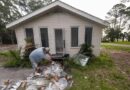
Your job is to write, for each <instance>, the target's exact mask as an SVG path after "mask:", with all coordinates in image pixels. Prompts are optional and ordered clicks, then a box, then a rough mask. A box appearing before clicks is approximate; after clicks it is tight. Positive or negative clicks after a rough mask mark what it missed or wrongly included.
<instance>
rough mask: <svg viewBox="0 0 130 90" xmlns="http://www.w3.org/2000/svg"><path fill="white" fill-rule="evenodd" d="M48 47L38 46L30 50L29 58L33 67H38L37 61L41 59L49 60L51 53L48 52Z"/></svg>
mask: <svg viewBox="0 0 130 90" xmlns="http://www.w3.org/2000/svg"><path fill="white" fill-rule="evenodd" d="M49 51H50V49H49V48H45V47H40V48H37V49H35V50H33V51H32V52H31V54H30V55H29V59H30V61H31V64H32V67H33V69H36V68H37V67H38V64H39V62H41V61H42V60H48V61H51V54H50V53H49Z"/></svg>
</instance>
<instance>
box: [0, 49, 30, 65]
mask: <svg viewBox="0 0 130 90" xmlns="http://www.w3.org/2000/svg"><path fill="white" fill-rule="evenodd" d="M0 55H2V56H5V57H7V58H8V61H7V62H5V63H4V65H3V66H4V67H31V63H30V61H29V59H28V58H26V59H25V58H24V59H21V56H20V50H14V51H12V50H10V51H7V52H3V53H0Z"/></svg>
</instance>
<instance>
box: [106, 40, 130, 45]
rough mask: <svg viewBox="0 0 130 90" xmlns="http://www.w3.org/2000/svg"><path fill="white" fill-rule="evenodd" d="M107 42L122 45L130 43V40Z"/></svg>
mask: <svg viewBox="0 0 130 90" xmlns="http://www.w3.org/2000/svg"><path fill="white" fill-rule="evenodd" d="M104 44H105V43H104ZM106 44H122V45H130V42H128V41H124V42H122V41H119V42H110V43H108V42H106Z"/></svg>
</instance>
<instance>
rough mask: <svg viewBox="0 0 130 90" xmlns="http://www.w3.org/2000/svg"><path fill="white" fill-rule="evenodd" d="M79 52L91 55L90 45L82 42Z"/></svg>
mask: <svg viewBox="0 0 130 90" xmlns="http://www.w3.org/2000/svg"><path fill="white" fill-rule="evenodd" d="M79 53H81V54H83V55H86V56H92V46H90V45H88V44H86V43H85V44H82V45H81V48H80V51H79Z"/></svg>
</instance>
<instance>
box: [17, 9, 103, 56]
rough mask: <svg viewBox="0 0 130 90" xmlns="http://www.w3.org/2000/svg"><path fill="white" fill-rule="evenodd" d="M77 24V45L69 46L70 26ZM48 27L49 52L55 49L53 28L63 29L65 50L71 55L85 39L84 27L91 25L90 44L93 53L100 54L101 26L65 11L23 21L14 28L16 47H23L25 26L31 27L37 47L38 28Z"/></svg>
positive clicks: (38, 44) (38, 41) (53, 51)
mask: <svg viewBox="0 0 130 90" xmlns="http://www.w3.org/2000/svg"><path fill="white" fill-rule="evenodd" d="M73 26H77V27H78V28H79V34H78V35H79V37H78V42H79V44H78V45H79V47H71V27H73ZM44 27H46V28H48V39H49V48H50V50H51V53H56V50H55V32H54V30H55V29H63V30H64V32H65V46H66V48H65V52H66V53H69V54H70V55H71V56H72V55H74V54H76V53H77V52H78V51H79V49H80V45H81V44H83V43H84V39H85V27H93V32H92V45H93V46H94V48H93V53H94V55H96V56H98V55H99V54H100V42H101V36H102V30H101V29H102V28H101V27H100V26H98V25H96V24H95V23H91V22H89V21H86V20H83V19H81V18H80V17H77V16H74V15H72V14H68V13H66V12H59V13H50V14H47V15H45V16H41V17H39V18H37V19H35V20H32V21H30V22H28V23H24V24H22V25H21V26H19V27H17V28H16V29H15V32H16V37H17V42H18V47H24V46H25V41H24V39H25V38H26V35H25V28H33V33H34V42H35V45H36V46H37V47H40V46H42V44H41V36H40V28H44Z"/></svg>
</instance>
